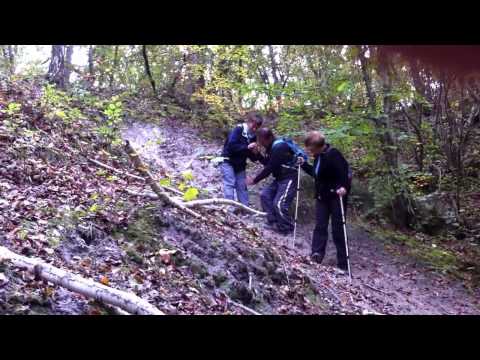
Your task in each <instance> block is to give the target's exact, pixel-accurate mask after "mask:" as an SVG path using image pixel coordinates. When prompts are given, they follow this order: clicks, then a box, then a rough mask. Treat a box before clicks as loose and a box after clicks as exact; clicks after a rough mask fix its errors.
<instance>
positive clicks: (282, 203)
mask: <svg viewBox="0 0 480 360" xmlns="http://www.w3.org/2000/svg"><path fill="white" fill-rule="evenodd" d="M257 137H258V143H259V144H260V145H261V146H263V147H264V148H265V150H266V156H265V157H262V158H260V159H259V160H260V162H261V163H262V164H264V168H263V170H262V171H261V172H260V173H259V174H258V175H257V176H255V177H254V178H251V177H248V178H247V185H254V184H257V183H259V182H260V181H262V180H263V179H265V178H267V177H268V176H269V175H270V174H271V175H273V177H274V180H273V182H272V183H271V184H270V185H268V186H266V187H265V188H264V189H263V190H262V193H261V195H260V199H261V203H262V208H263V211H265V212H266V213H267V224H266V226H267V228H269V229H271V230H274V231H276V232H278V233H280V234H282V235H287V234H290V233H291V232H292V231H293V228H294V225H293V221H292V218H291V217H290V215H289V213H288V212H289V208H290V205H291V203H292V201H293V200H294V198H295V193H296V190H297V188H296V186H297V184H296V178H297V174H298V169H297V167H295V166H291V165H289V164H291V162H292V160H293V161H294V162H295V161H296V159H295V155H294V153H293V152H292V150H291V149H290V147H289V146H288V144H287V143H286V142H284V141H281V140H280V139H276V137H275V135H274V134H273V132H272V130H270V129H267V128H261V129H260V130H258V132H257Z"/></svg>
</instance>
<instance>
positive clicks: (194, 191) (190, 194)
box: [183, 187, 199, 201]
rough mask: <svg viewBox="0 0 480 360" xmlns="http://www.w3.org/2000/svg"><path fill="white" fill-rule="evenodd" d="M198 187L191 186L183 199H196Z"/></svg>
mask: <svg viewBox="0 0 480 360" xmlns="http://www.w3.org/2000/svg"><path fill="white" fill-rule="evenodd" d="M198 193H199V192H198V189H197V188H194V187H189V188H188V189H187V191H185V193H184V194H183V200H185V201H191V200H195V199H196V198H197V197H198Z"/></svg>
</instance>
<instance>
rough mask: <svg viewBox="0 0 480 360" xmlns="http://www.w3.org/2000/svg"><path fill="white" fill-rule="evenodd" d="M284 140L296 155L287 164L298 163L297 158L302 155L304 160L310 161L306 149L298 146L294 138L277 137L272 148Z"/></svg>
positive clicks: (293, 164)
mask: <svg viewBox="0 0 480 360" xmlns="http://www.w3.org/2000/svg"><path fill="white" fill-rule="evenodd" d="M282 142H285V143H287V145H288V147H289V148H290V151H291V152H292V153H293V155H294V157H293V159H292V161H290V162H289V163H288V164H287V165H289V166H295V165H296V164H297V158H299V157H302V158H303V160H304V161H305V162H307V161H308V156H307V154H306V153H305V151H304V150H303V149H302V148H301V147H300V146H298V145H297V144H296V143H295V142H294V141H293V140H292V139H288V138H281V139H277V140H275V141H274V142H273V144H272V149H273V148H274V147H275V146H276V145H278V144H280V143H282Z"/></svg>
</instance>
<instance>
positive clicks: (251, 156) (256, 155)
mask: <svg viewBox="0 0 480 360" xmlns="http://www.w3.org/2000/svg"><path fill="white" fill-rule="evenodd" d="M247 156H248V158H249V159H250V161H253V162H257V161H260V162H261V163H262V164H263V163H264V162H265V157H264V156H263V155H262V154H260V152H254V151H252V150H249V151H248V155H247Z"/></svg>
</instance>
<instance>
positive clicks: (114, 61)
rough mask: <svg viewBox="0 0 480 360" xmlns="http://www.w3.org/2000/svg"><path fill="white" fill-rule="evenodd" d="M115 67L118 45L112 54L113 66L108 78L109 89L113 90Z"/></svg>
mask: <svg viewBox="0 0 480 360" xmlns="http://www.w3.org/2000/svg"><path fill="white" fill-rule="evenodd" d="M117 67H118V45H116V46H115V52H114V55H113V67H112V72H111V73H110V80H109V88H110V90H113V83H114V80H115V73H116V71H117Z"/></svg>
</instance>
